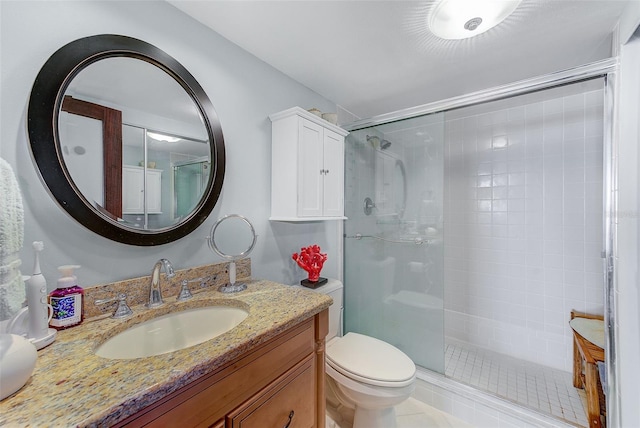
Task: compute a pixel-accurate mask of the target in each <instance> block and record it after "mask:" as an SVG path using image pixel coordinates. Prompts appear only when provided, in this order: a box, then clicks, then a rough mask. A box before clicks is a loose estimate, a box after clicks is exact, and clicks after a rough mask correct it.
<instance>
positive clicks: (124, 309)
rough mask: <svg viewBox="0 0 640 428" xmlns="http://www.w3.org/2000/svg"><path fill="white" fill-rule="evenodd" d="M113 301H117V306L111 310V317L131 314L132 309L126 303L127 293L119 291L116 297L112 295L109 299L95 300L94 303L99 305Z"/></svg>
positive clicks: (123, 316)
mask: <svg viewBox="0 0 640 428" xmlns="http://www.w3.org/2000/svg"><path fill="white" fill-rule="evenodd" d="M113 302H117V303H118V306H117V307H116V310H115V311H114V312H113V315H111V318H125V317H128V316H131V315H133V311H132V310H131V308H130V307H129V306H128V305H127V295H126V294H124V293H120V294H118V295H117V296H116V297H112V298H110V299H100V300H96V301H95V302H94V303H95V304H96V305H98V306H100V305H104V304H106V303H113Z"/></svg>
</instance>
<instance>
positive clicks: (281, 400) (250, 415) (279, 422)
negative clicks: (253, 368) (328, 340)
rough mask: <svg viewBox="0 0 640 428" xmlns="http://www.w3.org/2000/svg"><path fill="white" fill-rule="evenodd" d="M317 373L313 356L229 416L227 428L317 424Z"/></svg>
mask: <svg viewBox="0 0 640 428" xmlns="http://www.w3.org/2000/svg"><path fill="white" fill-rule="evenodd" d="M315 389H316V385H315V372H314V364H313V357H312V356H309V357H308V358H306V359H305V360H303V361H301V362H300V363H299V364H297V365H296V366H295V367H293V368H292V369H291V370H289V371H288V372H287V373H285V374H284V375H282V376H281V377H280V378H279V379H278V380H276V381H275V382H274V383H273V384H272V385H269V386H268V387H266V388H265V389H264V390H263V391H262V392H261V393H259V394H257V396H256V397H255V398H254V399H252V400H250V401H249V402H247V403H245V404H243V405H242V406H240V407H239V408H238V409H236V410H235V411H234V412H232V413H231V414H229V415H228V416H227V423H226V425H225V426H226V428H264V427H277V428H282V427H288V428H311V427H313V426H314V424H315V399H316V395H315Z"/></svg>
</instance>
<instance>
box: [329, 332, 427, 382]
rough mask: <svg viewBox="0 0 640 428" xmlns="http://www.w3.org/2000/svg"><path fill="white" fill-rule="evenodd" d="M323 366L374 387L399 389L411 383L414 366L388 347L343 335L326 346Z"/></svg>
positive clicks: (413, 376)
mask: <svg viewBox="0 0 640 428" xmlns="http://www.w3.org/2000/svg"><path fill="white" fill-rule="evenodd" d="M326 357H327V364H329V365H330V366H331V367H333V368H334V369H335V370H336V371H337V372H339V373H341V374H342V375H344V376H346V377H348V378H351V379H353V380H356V381H359V382H362V383H365V384H368V385H374V386H382V387H387V388H400V387H403V386H407V385H410V384H411V383H413V381H414V379H415V374H416V366H415V364H414V363H413V361H412V360H411V359H410V358H409V357H408V356H407V355H405V354H404V353H403V352H402V351H400V350H399V349H398V348H396V347H395V346H393V345H390V344H389V343H386V342H383V341H381V340H378V339H375V338H373V337H369V336H365V335H362V334H358V333H352V332H350V333H347V334H346V335H344V336H343V337H340V338H336V339H334V340H331V341H330V342H329V344H328V345H327V352H326Z"/></svg>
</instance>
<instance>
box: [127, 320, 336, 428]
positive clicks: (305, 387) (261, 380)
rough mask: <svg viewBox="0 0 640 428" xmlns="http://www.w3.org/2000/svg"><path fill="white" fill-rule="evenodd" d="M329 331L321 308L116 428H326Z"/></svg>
mask: <svg viewBox="0 0 640 428" xmlns="http://www.w3.org/2000/svg"><path fill="white" fill-rule="evenodd" d="M327 330H328V313H327V310H324V311H322V312H321V313H319V314H317V315H315V316H314V317H312V318H309V319H307V320H306V321H303V322H302V323H300V324H298V325H296V326H294V327H292V328H290V329H289V330H287V331H285V332H283V333H281V334H280V335H278V336H276V337H274V338H273V339H271V340H269V341H268V342H266V343H264V344H263V345H260V346H259V347H257V348H255V349H253V350H251V351H249V352H247V353H246V354H243V355H242V356H240V357H239V358H237V359H235V360H233V361H231V362H229V363H227V364H225V365H223V366H222V367H220V368H219V369H218V370H216V371H214V372H213V373H210V374H207V375H205V376H203V377H202V378H200V379H198V380H196V381H194V382H192V383H191V384H189V385H187V386H184V387H182V388H180V389H179V390H177V391H175V392H173V393H171V394H169V395H168V396H166V397H165V398H163V399H161V400H159V401H158V402H156V403H154V404H152V405H151V406H149V407H147V408H145V409H143V410H141V411H140V412H138V413H136V414H135V415H132V416H130V417H129V418H127V419H125V420H124V421H122V422H121V423H119V424H117V425H116V426H123V427H124V426H126V427H141V426H145V427H170V426H180V427H213V428H254V427H260V428H263V427H285V426H288V427H289V428H311V427H318V428H324V425H325V401H324V372H325V371H324V363H325V336H326V334H327ZM289 422H290V424H289V425H287V424H288V423H289Z"/></svg>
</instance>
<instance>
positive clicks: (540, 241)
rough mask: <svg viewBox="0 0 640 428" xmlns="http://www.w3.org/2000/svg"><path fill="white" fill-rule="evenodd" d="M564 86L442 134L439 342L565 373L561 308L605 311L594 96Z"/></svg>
mask: <svg viewBox="0 0 640 428" xmlns="http://www.w3.org/2000/svg"><path fill="white" fill-rule="evenodd" d="M574 86H577V87H574V88H569V87H565V88H559V89H554V90H551V91H545V94H544V95H541V94H535V95H532V96H528V98H526V99H525V98H524V97H519V99H518V100H509V101H502V102H495V103H491V104H488V105H483V106H479V107H470V108H467V109H463V110H458V111H454V112H450V113H447V121H446V130H445V135H446V144H445V180H444V182H445V197H444V202H445V207H444V224H445V239H444V242H445V287H444V289H445V336H446V337H447V339H449V340H461V341H464V342H467V343H471V344H474V345H477V346H479V347H484V348H489V349H492V350H494V351H497V352H500V353H503V354H507V355H511V356H514V357H518V358H522V359H525V360H530V361H535V362H537V363H540V364H544V365H547V366H550V367H555V368H559V369H562V370H566V371H570V370H571V361H572V358H571V355H572V354H571V352H572V347H571V331H570V328H569V326H568V321H569V314H570V311H571V309H577V310H582V311H588V312H594V313H602V311H603V265H602V259H601V258H600V251H601V250H602V222H603V220H602V211H603V208H602V193H603V192H602V175H603V174H602V140H603V119H602V118H603V91H602V90H600V89H597V90H593V88H592V86H593V85H591V84H590V85H589V86H587V88H588V89H587V92H584V89H583V88H582V86H585V84H581V85H574ZM576 89H577V90H576ZM576 92H579V93H576ZM543 96H544V99H543V98H542V97H543ZM517 103H519V104H517Z"/></svg>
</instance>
